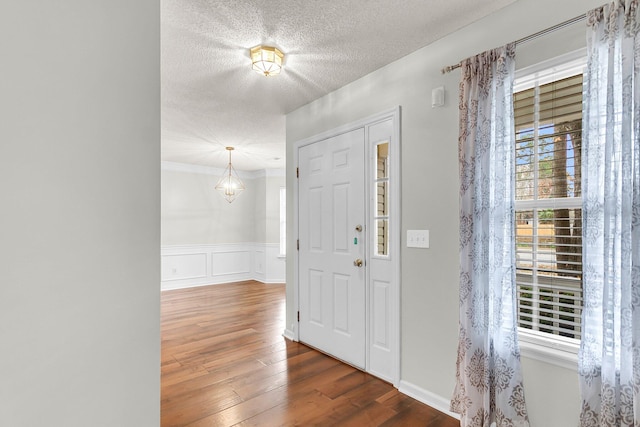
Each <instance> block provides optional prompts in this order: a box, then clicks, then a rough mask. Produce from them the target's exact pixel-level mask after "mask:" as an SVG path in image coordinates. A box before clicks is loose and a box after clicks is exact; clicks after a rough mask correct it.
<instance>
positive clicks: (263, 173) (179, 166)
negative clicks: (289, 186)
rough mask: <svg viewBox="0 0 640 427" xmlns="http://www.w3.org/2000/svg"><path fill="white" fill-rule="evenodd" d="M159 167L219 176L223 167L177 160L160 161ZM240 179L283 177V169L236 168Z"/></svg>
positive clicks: (173, 170)
mask: <svg viewBox="0 0 640 427" xmlns="http://www.w3.org/2000/svg"><path fill="white" fill-rule="evenodd" d="M160 166H161V169H162V170H163V171H171V172H183V173H197V174H201V175H211V176H220V175H222V173H223V172H224V169H221V168H214V167H212V166H203V165H192V164H189V163H178V162H166V161H162V162H160ZM236 172H237V173H238V176H239V177H240V179H256V178H271V177H283V176H285V170H284V169H258V170H256V171H242V170H236Z"/></svg>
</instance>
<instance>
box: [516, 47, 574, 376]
mask: <svg viewBox="0 0 640 427" xmlns="http://www.w3.org/2000/svg"><path fill="white" fill-rule="evenodd" d="M586 66H587V53H586V49H579V50H577V51H574V52H570V53H567V54H565V55H561V56H558V57H556V58H552V59H549V60H547V61H543V62H540V63H538V64H535V65H532V66H529V67H525V68H522V69H520V70H517V71H516V80H515V82H514V88H513V92H514V93H516V92H520V91H522V90H526V89H530V88H532V87H533V86H534V85H535V83H536V82H537V83H538V85H543V84H546V83H550V82H552V81H555V80H561V79H564V78H567V77H570V76H574V75H576V74H580V73H584V71H585V69H586ZM554 201H555V202H557V199H555V200H554ZM565 203H566V204H568V205H569V204H574V203H575V201H569V200H567V201H566V202H560V204H565ZM538 204H539V203H536V205H538ZM517 205H518V209H525V208H526V206H528V201H520V202H517ZM556 206H557V205H556ZM537 207H539V206H537ZM518 340H519V342H520V353H521V355H522V356H523V357H527V358H530V359H534V360H538V361H541V362H546V363H549V364H552V365H556V366H560V367H563V368H567V369H571V370H575V371H577V369H578V351H579V349H580V341H579V340H577V339H572V338H566V337H563V336H558V335H551V334H547V333H544V332H539V331H534V330H531V329H527V328H518Z"/></svg>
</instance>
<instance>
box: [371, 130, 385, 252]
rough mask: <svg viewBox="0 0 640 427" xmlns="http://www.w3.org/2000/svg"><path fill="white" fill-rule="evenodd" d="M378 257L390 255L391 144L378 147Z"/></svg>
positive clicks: (376, 208)
mask: <svg viewBox="0 0 640 427" xmlns="http://www.w3.org/2000/svg"><path fill="white" fill-rule="evenodd" d="M375 194H376V195H375V214H374V220H375V223H376V246H375V250H376V252H375V254H376V255H383V256H387V255H389V143H388V142H383V143H380V144H378V145H376V178H375Z"/></svg>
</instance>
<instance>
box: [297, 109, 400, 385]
mask: <svg viewBox="0 0 640 427" xmlns="http://www.w3.org/2000/svg"><path fill="white" fill-rule="evenodd" d="M400 112H401V110H400V106H397V107H394V108H392V109H389V110H385V111H382V112H380V113H377V114H374V115H371V116H368V117H365V118H363V119H360V120H357V121H354V122H351V123H348V124H345V125H343V126H339V127H337V128H334V129H331V130H328V131H325V132H322V133H320V134H317V135H314V136H311V137H309V138H305V139H302V140H300V141H297V142H296V143H294V150H293V155H294V162H293V163H294V165H295V167H296V169H297V168H298V165H299V159H298V150H299V149H300V148H301V147H303V146H305V145H309V144H313V143H316V142H319V141H322V140H324V139H327V138H331V137H334V136H337V135H340V134H343V133H346V132H350V131H353V130H355V129H359V128H364V130H365V154H364V157H365V183H366V184H365V195H364V196H365V201H366V208H365V213H366V221H365V224H366V226H365V227H366V231H367V236H370V235H371V234H370V233H369V230H371V227H372V225H371V216H372V215H371V212H370V211H371V203H370V200H371V197H372V195H371V187H372V185H371V183H372V182H373V180H372V178H373V171H372V168H371V147H372V145H375V143H376V141H370V140H369V127H371V126H372V125H375V124H377V123H380V122H383V121H386V120H391V121H392V126H393V131H392V134H391V138H390V141H389V157H390V174H389V177H390V181H389V184H390V187H389V189H390V197H389V199H390V200H389V208H390V212H391V213H392V215H390V217H389V232H390V233H389V234H390V237H389V260H390V265H391V269H392V273H391V277H392V278H393V281H394V282H395V286H392V287H391V296H390V301H391V304H390V307H389V313H390V319H389V342H390V348H391V352H392V357H391V360H392V366H391V378H384V379H385V380H387V381H390V382H391V383H392V384H393V385H394V387H396V388H398V386H399V384H400V351H401V344H400V337H401V329H400V328H401V325H400V319H401V301H400V297H401V275H400V267H401V263H400V244H401V236H400V233H401V211H400V206H401V193H400V190H401V182H400V181H401V175H402V174H401V173H400V164H401V159H400V155H401V149H400V142H401V140H400V137H401V133H400ZM298 191H299V186H298V179H297V177H296V179H294V183H293V218H292V222H293V230H294V233H295V239H294V240H296V241H297V240H298V239H299V236H300V233H299V219H298V217H299V212H298V201H299V197H298V194H299V193H298ZM370 240H371V239H370V238H369V239H367V247H366V254H365V263H366V265H369V262H370V257H371V248H372V244H371V243H372V242H370ZM294 249H295V250H294V251H293V270H294V275H293V286H292V288H293V306H294V309H295V310H296V313H297V312H298V311H299V309H300V301H299V294H300V290H299V286H300V280H299V273H300V270H299V253H298V250H297V248H294ZM370 289H371V278H370V275H369V270H368V269H367V270H366V273H365V312H366V321H365V330H366V331H365V340H366V345H365V352H366V356H365V363H366V367H365V371H367V372H370V359H369V355H370V344H371V319H370V316H369V314H370V312H371V300H372V298H371V291H370ZM299 329H300V328H299V324H298V321H297V320H296V319H295V318H294V322H293V331H292V332H293V337H292V338H293V340H294V341H299V340H300V335H299ZM370 373H372V374H373V375H376V374H375V372H370Z"/></svg>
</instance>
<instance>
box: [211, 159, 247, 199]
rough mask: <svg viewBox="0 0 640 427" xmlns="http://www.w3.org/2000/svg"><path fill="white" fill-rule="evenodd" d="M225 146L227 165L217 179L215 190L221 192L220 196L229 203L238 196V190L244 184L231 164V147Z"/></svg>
mask: <svg viewBox="0 0 640 427" xmlns="http://www.w3.org/2000/svg"><path fill="white" fill-rule="evenodd" d="M225 148H226V149H227V151H229V165H228V166H227V168H226V169H225V170H224V173H223V174H222V177H220V180H218V183H217V184H216V190H218V191H219V192H220V193H222V197H224V198H225V199H226V200H227V202H229V203H231V202H233V201H234V200H235V199H236V197H238V195H239V194H240V192H242V190H244V184H243V183H242V181H241V180H240V178H239V177H238V174H237V173H236V171H235V169H234V168H233V165H232V164H231V152H232V151H233V147H225Z"/></svg>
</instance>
